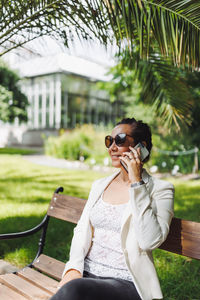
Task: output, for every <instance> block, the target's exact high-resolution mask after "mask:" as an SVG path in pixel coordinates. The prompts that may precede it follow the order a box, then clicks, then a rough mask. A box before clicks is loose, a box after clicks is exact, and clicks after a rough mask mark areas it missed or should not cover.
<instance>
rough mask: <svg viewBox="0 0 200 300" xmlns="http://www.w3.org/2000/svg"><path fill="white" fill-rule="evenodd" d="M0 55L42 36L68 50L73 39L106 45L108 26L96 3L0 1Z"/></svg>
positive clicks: (51, 0)
mask: <svg viewBox="0 0 200 300" xmlns="http://www.w3.org/2000/svg"><path fill="white" fill-rule="evenodd" d="M0 16H1V22H0V46H1V49H2V51H1V53H0V55H3V54H5V53H6V52H8V51H10V50H12V49H14V48H16V47H19V46H21V45H23V44H25V43H27V42H28V41H30V40H33V39H35V38H37V37H40V36H43V35H51V36H53V37H54V38H56V39H60V38H61V39H62V41H64V43H65V45H67V46H68V44H69V40H73V39H74V37H75V36H78V37H79V38H80V39H87V40H90V39H94V38H98V39H99V40H100V42H101V43H103V44H107V43H108V37H109V34H108V32H107V30H108V25H107V24H106V19H105V16H104V14H103V13H102V4H101V2H99V1H95V0H93V1H91V0H85V1H84V2H83V1H73V0H29V1H25V0H1V1H0Z"/></svg>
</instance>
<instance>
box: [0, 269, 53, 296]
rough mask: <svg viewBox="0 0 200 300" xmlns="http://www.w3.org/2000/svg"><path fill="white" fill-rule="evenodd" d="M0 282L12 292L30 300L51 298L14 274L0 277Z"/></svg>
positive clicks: (48, 294)
mask: <svg viewBox="0 0 200 300" xmlns="http://www.w3.org/2000/svg"><path fill="white" fill-rule="evenodd" d="M0 281H1V282H2V283H4V284H5V285H7V286H8V287H9V288H11V289H12V290H13V291H15V292H17V293H18V294H20V295H22V296H24V297H25V298H27V299H30V300H40V299H42V300H48V299H49V298H50V297H51V294H50V293H48V292H46V291H44V290H42V289H40V288H38V287H37V286H35V285H32V284H31V283H30V282H28V281H26V280H24V279H23V278H20V277H19V276H17V275H15V274H5V275H1V276H0Z"/></svg>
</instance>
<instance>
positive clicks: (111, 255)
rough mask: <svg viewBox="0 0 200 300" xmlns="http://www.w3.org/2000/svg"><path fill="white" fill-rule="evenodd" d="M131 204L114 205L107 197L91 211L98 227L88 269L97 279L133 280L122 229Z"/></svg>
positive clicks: (86, 259)
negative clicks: (124, 251) (123, 220)
mask: <svg viewBox="0 0 200 300" xmlns="http://www.w3.org/2000/svg"><path fill="white" fill-rule="evenodd" d="M126 205H127V203H124V204H118V205H114V204H110V203H107V202H104V201H103V197H102V195H101V197H100V198H99V200H98V201H97V202H96V203H95V205H94V206H93V208H92V209H91V212H90V222H91V224H92V226H93V228H94V235H93V238H92V245H91V248H90V250H89V252H88V254H87V256H86V258H85V264H84V270H85V271H88V272H90V273H92V274H94V275H97V276H103V277H115V278H121V279H125V280H130V281H132V277H131V274H130V272H129V270H128V269H127V266H126V263H125V258H124V254H123V252H122V249H121V239H120V228H121V219H122V214H123V211H124V209H125V207H126Z"/></svg>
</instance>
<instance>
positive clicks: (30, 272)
mask: <svg viewBox="0 0 200 300" xmlns="http://www.w3.org/2000/svg"><path fill="white" fill-rule="evenodd" d="M17 275H18V276H20V277H22V278H23V279H25V280H27V281H28V282H30V283H32V284H34V285H36V286H38V287H39V288H41V289H43V290H44V291H47V292H49V293H51V294H52V295H53V294H54V293H55V292H56V291H57V285H58V282H57V281H56V280H54V279H52V278H50V277H48V276H45V275H44V274H42V273H40V272H37V271H36V270H34V269H33V268H24V269H23V270H21V271H19V272H17Z"/></svg>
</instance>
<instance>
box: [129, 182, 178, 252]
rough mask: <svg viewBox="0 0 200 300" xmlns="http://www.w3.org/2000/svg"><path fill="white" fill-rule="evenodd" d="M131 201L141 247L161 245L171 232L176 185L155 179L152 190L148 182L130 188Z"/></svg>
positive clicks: (147, 249) (149, 247) (146, 248)
mask: <svg viewBox="0 0 200 300" xmlns="http://www.w3.org/2000/svg"><path fill="white" fill-rule="evenodd" d="M130 202H131V209H132V215H133V226H134V228H135V233H136V238H137V241H138V244H139V247H140V248H141V249H142V250H144V251H151V250H153V249H155V248H157V247H159V246H160V245H161V244H162V243H163V242H164V241H165V239H166V237H167V235H168V233H169V227H170V223H171V220H172V217H173V215H174V213H173V207H174V186H173V185H172V184H171V183H169V182H167V181H163V180H156V179H155V182H154V183H153V189H152V191H151V192H149V190H148V189H147V186H146V184H144V185H141V186H138V187H136V188H130Z"/></svg>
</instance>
